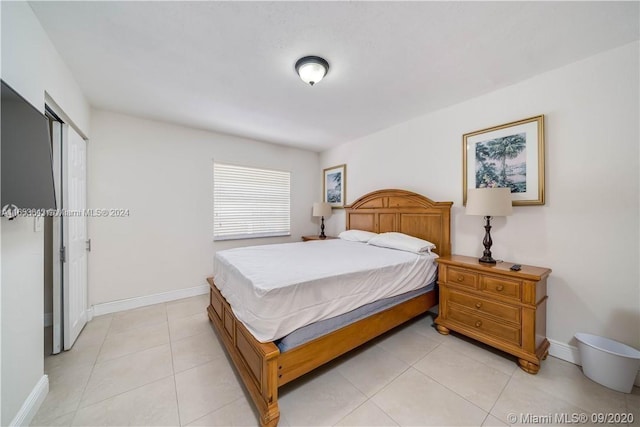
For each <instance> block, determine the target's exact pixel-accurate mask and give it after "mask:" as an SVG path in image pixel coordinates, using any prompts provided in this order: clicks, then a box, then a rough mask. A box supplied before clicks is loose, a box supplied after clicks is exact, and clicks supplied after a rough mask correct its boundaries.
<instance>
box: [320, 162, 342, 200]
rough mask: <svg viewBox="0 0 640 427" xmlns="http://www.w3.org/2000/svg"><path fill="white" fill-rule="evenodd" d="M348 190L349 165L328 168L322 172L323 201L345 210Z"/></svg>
mask: <svg viewBox="0 0 640 427" xmlns="http://www.w3.org/2000/svg"><path fill="white" fill-rule="evenodd" d="M346 188H347V165H338V166H333V167H330V168H326V169H325V170H324V171H323V172H322V201H323V202H325V203H329V204H330V205H331V207H333V208H343V207H344V202H345V198H346V191H345V189H346Z"/></svg>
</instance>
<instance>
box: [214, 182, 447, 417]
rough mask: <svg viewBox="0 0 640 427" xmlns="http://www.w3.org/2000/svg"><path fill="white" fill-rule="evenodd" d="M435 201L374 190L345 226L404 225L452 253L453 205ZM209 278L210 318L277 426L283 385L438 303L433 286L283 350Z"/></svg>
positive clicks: (261, 409)
mask: <svg viewBox="0 0 640 427" xmlns="http://www.w3.org/2000/svg"><path fill="white" fill-rule="evenodd" d="M452 204H453V202H433V201H431V200H429V199H427V198H426V197H424V196H421V195H419V194H416V193H412V192H410V191H404V190H379V191H374V192H372V193H369V194H367V195H365V196H363V197H361V198H359V199H358V200H356V201H355V202H354V203H353V204H351V205H350V206H347V207H346V208H345V211H346V217H347V218H346V221H347V223H346V228H347V229H348V230H349V229H358V230H367V231H373V232H376V233H383V232H388V231H399V232H402V233H405V234H409V235H411V236H415V237H419V238H422V239H425V240H429V241H430V242H433V243H434V244H435V245H436V252H437V253H438V254H440V255H449V254H450V253H451V236H450V235H451V231H450V219H451V205H452ZM207 281H208V282H209V285H210V288H211V292H210V305H209V306H208V307H207V312H208V314H209V319H210V320H211V322H212V323H213V325H214V326H215V329H216V330H217V332H218V335H219V337H220V338H221V340H222V342H223V343H224V345H225V347H226V349H227V352H228V354H229V356H230V357H231V359H232V360H233V363H234V365H235V366H236V369H237V371H238V373H239V374H240V377H241V378H242V381H243V382H244V384H245V387H246V388H247V391H248V392H249V395H250V396H251V399H252V400H253V402H254V404H255V406H256V408H257V410H258V413H259V416H260V425H261V426H263V427H264V426H269V427H275V426H276V425H277V424H278V420H279V418H280V410H279V408H278V387H280V386H282V385H284V384H286V383H288V382H290V381H293V380H294V379H296V378H298V377H300V376H301V375H304V374H306V373H307V372H310V371H312V370H313V369H315V368H317V367H318V366H321V365H323V364H325V363H327V362H329V361H331V360H333V359H335V358H336V357H338V356H340V355H342V354H344V353H346V352H348V351H350V350H352V349H354V348H356V347H358V346H360V345H362V344H364V343H366V342H367V341H369V340H371V339H373V338H375V337H377V336H378V335H381V334H383V333H385V332H387V331H389V330H390V329H393V328H395V327H396V326H398V325H401V324H402V323H404V322H406V321H408V320H409V319H412V318H414V317H415V316H418V315H419V314H422V313H424V312H426V311H427V310H429V309H430V308H431V307H433V306H434V305H436V304H437V303H438V300H437V295H436V292H428V293H426V294H423V295H419V296H417V297H415V298H413V299H410V300H408V301H406V302H404V303H401V304H398V305H396V306H394V307H391V308H389V309H387V310H385V311H382V312H380V313H377V314H374V315H372V316H370V317H367V318H365V319H362V320H360V321H357V322H355V323H352V324H350V325H347V326H344V327H343V328H341V329H338V330H336V331H334V332H331V333H329V334H327V335H324V336H322V337H318V338H316V339H314V340H312V341H310V342H308V343H306V344H303V345H301V346H299V347H296V348H293V349H291V350H289V351H286V352H284V353H280V350H279V349H278V347H277V346H276V345H275V344H274V343H273V342H268V343H260V342H259V341H257V340H256V339H255V338H254V337H253V335H251V333H250V332H249V331H248V330H247V328H245V326H244V325H243V324H242V323H241V322H239V321H238V320H237V319H236V317H235V315H234V314H233V311H232V310H231V306H230V305H229V304H228V303H227V301H226V300H225V299H224V297H223V296H222V295H221V294H220V291H218V288H217V287H216V286H215V284H214V282H213V278H212V277H210V278H208V279H207Z"/></svg>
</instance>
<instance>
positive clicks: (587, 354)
mask: <svg viewBox="0 0 640 427" xmlns="http://www.w3.org/2000/svg"><path fill="white" fill-rule="evenodd" d="M575 337H576V340H578V350H579V351H580V359H582V372H584V374H585V375H586V376H587V377H589V378H591V379H592V380H593V381H595V382H597V383H600V384H602V385H603V386H605V387H609V388H611V389H613V390H617V391H621V392H623V393H631V389H632V388H633V382H634V381H635V379H636V375H637V373H638V368H640V351H638V350H636V349H635V348H633V347H629V346H628V345H626V344H622V343H621V342H618V341H614V340H610V339H608V338H604V337H599V336H597V335H591V334H584V333H577V334H576V335H575Z"/></svg>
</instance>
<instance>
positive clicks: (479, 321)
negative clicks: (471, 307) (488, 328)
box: [476, 320, 482, 328]
mask: <svg viewBox="0 0 640 427" xmlns="http://www.w3.org/2000/svg"><path fill="white" fill-rule="evenodd" d="M480 326H482V321H481V320H478V321H476V328H479V327H480Z"/></svg>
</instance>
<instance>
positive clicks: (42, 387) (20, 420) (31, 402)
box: [9, 375, 49, 427]
mask: <svg viewBox="0 0 640 427" xmlns="http://www.w3.org/2000/svg"><path fill="white" fill-rule="evenodd" d="M47 393H49V377H48V376H47V375H43V376H42V377H41V378H40V380H39V381H38V382H37V383H36V385H35V386H34V387H33V390H31V393H29V396H27V398H26V399H25V401H24V402H23V403H22V406H21V407H20V410H19V411H18V413H17V414H16V416H15V417H14V418H13V420H12V421H11V422H10V423H9V426H10V427H13V426H28V425H29V424H31V421H32V420H33V417H35V416H36V412H38V409H40V406H41V405H42V402H44V399H45V397H47Z"/></svg>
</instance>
